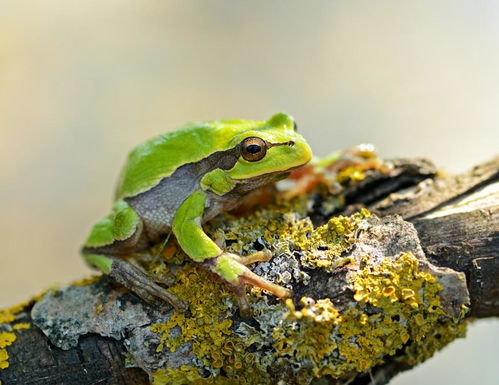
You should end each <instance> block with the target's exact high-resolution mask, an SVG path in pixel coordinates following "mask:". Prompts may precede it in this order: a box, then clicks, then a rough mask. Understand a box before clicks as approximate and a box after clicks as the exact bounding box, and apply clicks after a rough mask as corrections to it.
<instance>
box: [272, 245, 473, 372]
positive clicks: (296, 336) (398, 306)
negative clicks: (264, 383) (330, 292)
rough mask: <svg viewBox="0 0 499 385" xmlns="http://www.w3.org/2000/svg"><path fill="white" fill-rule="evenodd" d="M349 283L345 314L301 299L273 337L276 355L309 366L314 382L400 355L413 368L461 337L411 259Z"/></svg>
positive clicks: (459, 326)
mask: <svg viewBox="0 0 499 385" xmlns="http://www.w3.org/2000/svg"><path fill="white" fill-rule="evenodd" d="M367 260H368V259H364V262H365V261H367ZM352 282H353V287H354V299H355V300H356V301H357V302H358V303H357V305H356V306H350V307H348V308H347V310H345V311H343V312H339V311H338V310H337V309H336V308H335V307H334V306H333V304H332V303H331V301H330V300H329V299H321V300H318V301H314V300H312V299H310V298H303V299H302V301H301V302H302V306H303V307H302V309H301V310H300V311H296V310H295V308H294V305H293V304H292V302H290V301H288V302H287V306H288V309H289V312H288V313H287V316H286V319H285V320H284V322H283V323H282V325H281V326H279V327H278V328H276V329H275V330H274V334H273V337H274V339H275V342H274V348H275V349H276V351H277V354H278V355H279V356H281V357H288V359H291V360H293V361H294V360H296V361H302V362H303V361H305V362H307V361H308V362H310V363H311V364H312V374H313V375H314V376H316V377H320V376H324V375H331V376H333V377H341V376H344V375H346V374H348V373H350V372H364V371H366V370H368V369H369V368H371V367H373V366H374V365H377V364H380V363H382V362H383V360H384V357H385V356H388V355H394V354H395V353H396V352H399V351H400V349H402V352H403V353H402V354H400V355H399V356H398V359H399V360H402V361H404V362H406V363H408V364H411V365H412V364H415V363H416V362H420V361H422V360H424V359H426V358H428V357H430V356H431V355H432V354H433V353H434V352H435V351H436V350H438V349H439V348H440V347H442V346H444V345H445V344H447V343H448V342H450V341H451V340H452V339H454V338H456V337H458V336H461V335H463V333H464V329H465V325H464V324H463V323H456V322H455V321H453V320H451V319H450V318H449V317H448V316H447V315H446V314H445V312H444V310H443V309H442V307H441V303H440V297H439V292H440V291H441V290H442V286H441V285H440V284H439V283H438V282H437V280H436V279H435V277H433V276H432V275H431V274H428V273H426V272H423V271H420V270H419V267H418V259H417V258H416V257H415V256H414V255H412V254H411V253H406V254H402V255H400V256H399V257H398V258H394V259H390V258H385V259H384V260H383V261H382V262H381V263H379V264H377V265H374V264H368V265H367V266H366V267H365V268H364V269H362V270H361V271H360V272H358V273H357V274H355V275H354V276H353V277H352ZM289 357H291V358H289Z"/></svg>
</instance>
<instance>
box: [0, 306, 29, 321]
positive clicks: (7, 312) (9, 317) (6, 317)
mask: <svg viewBox="0 0 499 385" xmlns="http://www.w3.org/2000/svg"><path fill="white" fill-rule="evenodd" d="M28 305H29V301H26V302H22V303H20V304H18V305H15V306H12V307H10V308H8V309H3V310H0V324H2V323H9V322H12V321H14V320H15V319H16V314H17V313H19V312H20V311H22V310H23V309H24V308H25V307H26V306H28Z"/></svg>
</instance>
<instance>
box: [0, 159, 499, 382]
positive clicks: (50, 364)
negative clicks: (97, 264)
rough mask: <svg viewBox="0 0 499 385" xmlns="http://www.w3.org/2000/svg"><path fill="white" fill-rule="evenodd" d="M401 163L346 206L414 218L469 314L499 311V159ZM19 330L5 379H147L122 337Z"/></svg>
mask: <svg viewBox="0 0 499 385" xmlns="http://www.w3.org/2000/svg"><path fill="white" fill-rule="evenodd" d="M394 164H395V169H396V171H397V172H393V173H391V174H390V176H386V175H385V176H383V177H379V178H374V179H366V182H364V183H361V184H359V185H357V186H356V187H355V188H353V189H351V191H349V192H348V194H346V196H347V203H348V206H347V207H346V208H345V209H344V210H343V212H345V213H348V212H351V211H352V210H353V209H354V208H357V207H359V205H364V206H367V207H368V208H369V209H370V210H371V211H372V212H374V213H376V214H377V215H378V216H380V217H383V216H385V215H388V214H390V215H393V214H399V215H401V216H402V217H403V218H405V219H406V220H408V221H409V222H411V223H413V224H414V226H415V228H416V229H417V233H418V236H419V240H420V245H421V246H422V248H423V250H424V252H425V254H426V256H427V257H428V258H429V260H430V262H432V263H433V264H434V265H435V266H441V267H450V268H452V269H454V270H456V271H460V272H464V273H465V274H466V278H467V287H468V290H469V293H470V298H471V311H470V312H469V313H468V316H470V317H478V318H480V317H491V316H497V315H499V287H498V283H497V281H498V279H497V278H498V277H499V274H498V273H499V258H498V257H499V247H498V246H499V225H498V224H499V220H498V219H499V158H496V159H494V160H492V161H490V162H487V163H485V164H482V165H480V166H477V167H476V168H474V169H473V170H472V171H470V172H469V173H466V174H463V175H460V176H456V177H447V178H442V177H437V176H435V170H434V168H432V166H431V163H428V162H426V161H414V160H405V161H399V162H398V165H397V162H395V163H394ZM337 290H338V291H341V287H338V288H337ZM298 291H299V289H298ZM328 294H331V293H328ZM333 295H334V293H333ZM30 317H31V314H30V307H27V308H26V309H25V310H24V311H23V312H21V313H19V314H18V319H17V320H16V322H30V321H31V319H30ZM17 334H18V336H17V341H16V342H15V343H14V344H13V345H12V346H10V347H9V355H10V359H9V362H10V367H9V368H8V369H6V370H0V380H2V381H3V383H4V384H9V385H14V384H40V385H42V384H44V385H45V384H58V385H59V384H139V385H140V384H147V383H148V376H147V375H146V374H145V373H144V372H142V371H141V370H140V369H137V368H134V369H126V368H125V367H124V358H125V356H126V349H125V347H124V346H123V342H122V341H119V340H116V339H113V338H105V337H101V336H99V335H95V334H89V335H86V336H84V337H81V338H80V339H79V342H78V346H76V347H74V348H71V349H69V350H61V349H59V348H56V347H55V346H53V345H52V344H51V343H50V342H49V340H48V339H47V338H46V337H45V336H44V334H42V333H41V331H40V330H39V329H37V328H36V327H35V326H32V327H31V328H30V329H28V330H20V331H19V332H18V333H17ZM179 354H182V351H179ZM408 368H409V367H408V366H407V365H402V364H399V363H396V362H391V361H387V362H386V363H385V364H383V365H381V366H379V367H375V368H374V369H373V370H372V371H371V375H369V376H368V375H363V376H357V377H356V378H355V379H353V380H352V382H351V384H367V383H370V382H371V381H372V379H374V381H375V383H376V384H385V383H387V382H388V381H389V380H390V379H391V378H392V377H393V376H394V375H396V374H397V373H399V372H401V371H403V370H406V369H408ZM332 383H334V382H332ZM371 383H372V382H371Z"/></svg>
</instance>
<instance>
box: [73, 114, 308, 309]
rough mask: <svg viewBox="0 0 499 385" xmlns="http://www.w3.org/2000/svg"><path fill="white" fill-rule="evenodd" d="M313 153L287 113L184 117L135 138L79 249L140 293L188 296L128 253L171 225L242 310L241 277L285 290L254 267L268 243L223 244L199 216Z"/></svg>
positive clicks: (283, 293) (175, 301)
mask: <svg viewBox="0 0 499 385" xmlns="http://www.w3.org/2000/svg"><path fill="white" fill-rule="evenodd" d="M311 157H312V153H311V150H310V147H309V146H308V144H307V142H306V141H305V139H304V138H303V137H302V136H301V135H300V134H299V133H297V132H296V124H295V122H294V120H293V118H291V117H290V116H289V115H287V114H285V113H278V114H276V115H274V116H272V117H271V118H270V119H268V120H265V121H251V120H221V121H206V122H197V123H191V124H188V125H186V126H184V127H182V128H181V129H179V130H177V131H174V132H171V133H166V134H163V135H159V136H157V137H155V138H153V139H151V140H149V141H146V142H145V143H143V144H141V145H139V146H137V147H136V148H135V149H134V150H133V151H132V152H131V153H130V154H129V156H128V160H127V162H126V164H125V166H124V168H123V170H122V172H121V176H120V179H119V183H118V187H117V191H116V195H115V202H114V205H113V206H112V210H111V213H110V214H109V215H108V216H106V217H105V218H103V219H102V220H101V221H99V222H97V223H96V224H95V225H94V227H93V228H92V230H91V232H90V234H89V236H88V238H87V240H86V241H85V244H84V246H83V249H82V253H83V256H84V258H85V260H86V261H87V263H88V264H90V265H91V266H92V267H94V268H97V269H99V270H101V271H102V272H104V273H105V274H108V275H109V276H111V277H112V278H113V279H114V280H115V281H117V282H119V283H121V284H122V285H124V286H125V287H127V288H129V289H130V290H131V291H132V292H134V293H136V294H137V295H138V296H140V297H141V298H143V299H145V300H149V301H150V300H153V299H155V298H159V299H161V300H164V301H166V302H168V303H170V304H171V305H172V306H174V307H175V308H177V309H179V310H184V309H185V304H183V302H182V301H181V300H180V299H179V298H177V297H176V296H174V295H173V294H172V293H170V292H169V291H167V290H166V289H165V288H163V287H162V286H160V285H159V284H158V282H155V281H154V279H153V278H152V277H151V276H150V275H149V274H148V273H147V272H146V271H145V270H144V269H142V268H140V266H138V265H137V264H133V263H131V262H129V261H127V259H126V257H128V256H130V255H133V254H134V253H138V252H143V251H144V250H147V249H148V248H149V247H150V245H151V244H153V243H159V242H160V241H161V240H162V239H165V237H166V236H167V235H168V234H170V232H172V233H173V234H174V235H175V237H176V239H177V242H178V244H179V245H180V247H181V248H182V250H183V251H184V252H185V253H186V254H187V255H188V256H189V257H190V258H191V259H192V260H193V261H195V262H198V263H200V264H201V265H202V266H203V267H205V268H207V269H209V270H210V271H212V272H213V273H215V274H216V275H218V276H219V277H221V278H222V279H223V280H224V281H226V282H227V283H228V284H229V285H230V286H231V287H232V289H233V290H234V292H235V294H236V296H237V298H238V301H239V306H240V311H241V312H246V311H247V310H248V309H249V305H248V302H247V299H246V297H245V291H244V285H245V284H251V285H254V286H257V287H260V288H262V289H264V290H267V291H269V292H270V293H272V294H274V295H276V296H277V297H279V298H286V297H289V296H290V292H289V290H287V289H286V288H284V287H281V286H279V285H276V284H274V283H272V282H270V281H268V280H266V279H264V278H262V277H260V276H258V275H256V274H255V273H253V272H252V271H251V270H250V269H249V268H248V267H247V265H249V264H251V263H254V262H257V261H266V260H268V259H269V258H270V257H271V253H270V251H269V250H262V251H259V252H257V253H254V254H251V255H249V256H240V255H235V254H231V253H229V252H226V251H224V250H223V249H221V248H220V247H219V246H218V245H217V244H216V242H214V241H213V240H212V239H210V238H209V237H208V236H207V235H206V233H205V232H204V231H203V228H202V224H203V223H204V222H205V221H207V220H209V219H210V218H213V217H214V216H215V215H217V214H219V213H220V212H222V211H224V210H229V209H231V208H233V207H235V206H236V205H237V204H238V203H239V202H240V200H241V198H242V197H243V196H244V195H245V194H247V193H248V192H250V191H251V190H254V189H256V188H258V187H260V186H263V185H265V184H268V183H270V182H273V181H276V180H278V179H282V177H283V176H284V177H285V176H286V173H288V172H289V171H291V170H293V169H295V168H297V167H300V166H302V165H304V164H306V163H307V162H309V161H310V159H311Z"/></svg>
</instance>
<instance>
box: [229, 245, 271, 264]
mask: <svg viewBox="0 0 499 385" xmlns="http://www.w3.org/2000/svg"><path fill="white" fill-rule="evenodd" d="M271 258H272V252H271V251H270V250H269V249H263V250H261V251H257V252H256V253H253V254H250V255H248V256H247V257H242V256H240V255H238V256H237V261H238V262H239V263H242V264H243V265H245V266H248V265H251V264H253V263H256V262H267V261H269V260H270V259H271Z"/></svg>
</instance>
